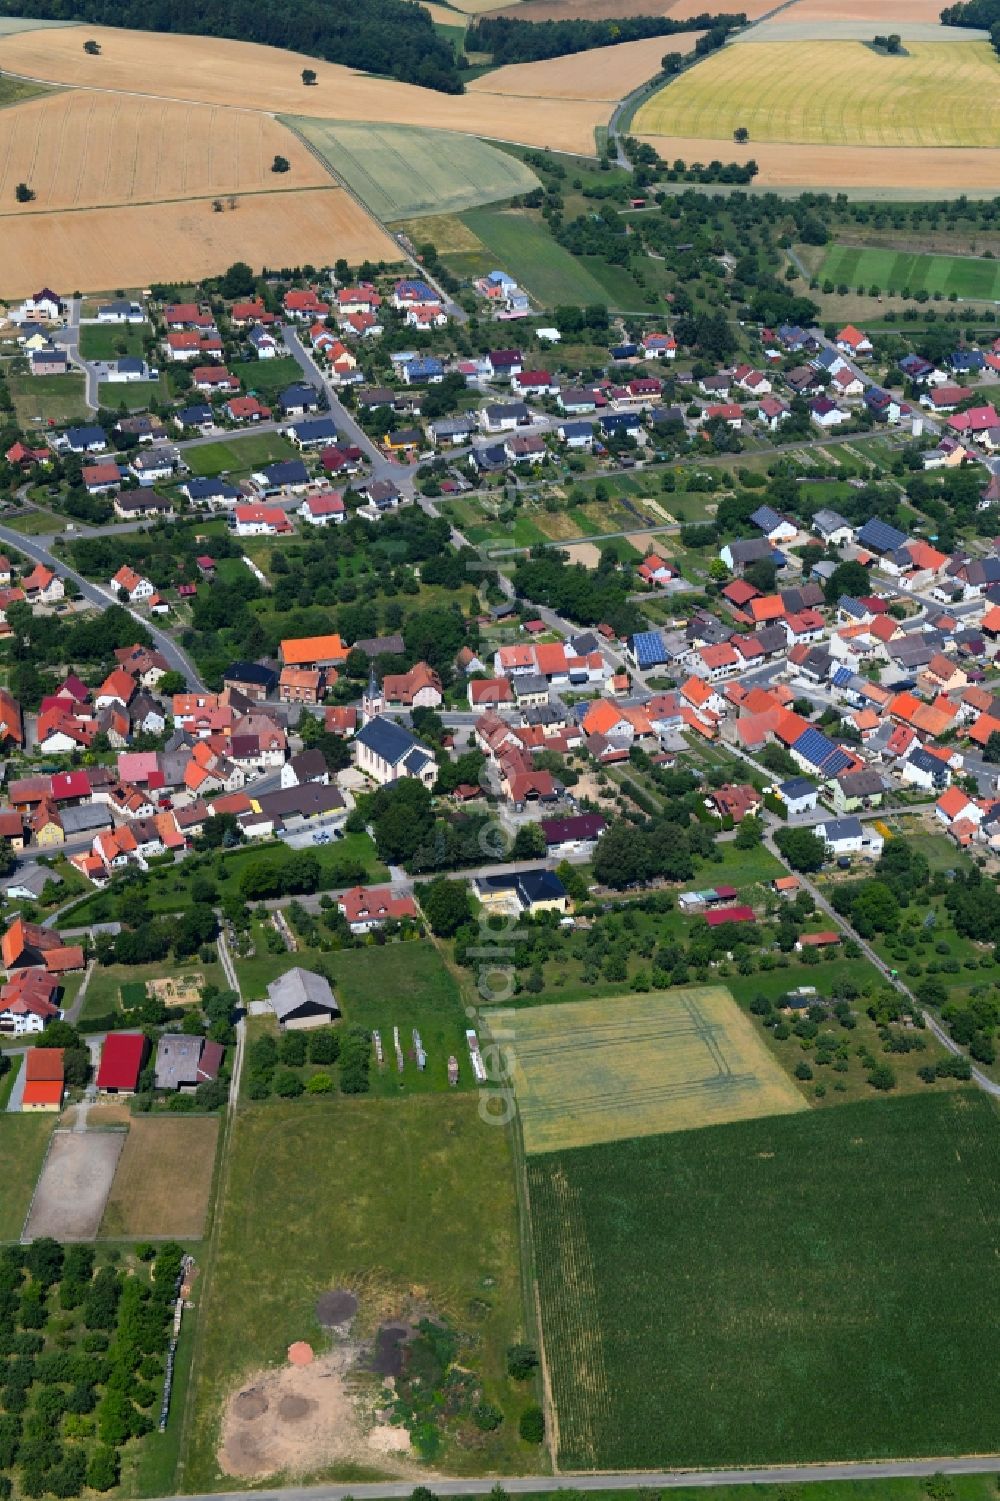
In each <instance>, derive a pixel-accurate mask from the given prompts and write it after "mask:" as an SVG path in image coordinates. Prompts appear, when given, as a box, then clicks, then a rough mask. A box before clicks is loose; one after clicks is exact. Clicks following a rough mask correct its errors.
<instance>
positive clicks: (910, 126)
mask: <svg viewBox="0 0 1000 1501" xmlns="http://www.w3.org/2000/svg"><path fill="white" fill-rule="evenodd" d="M995 75H996V59H995V58H994V56H993V54H992V52H991V50H990V46H989V43H988V42H978V41H970V42H955V43H948V45H947V46H940V45H935V44H934V43H932V42H910V43H908V44H907V47H906V55H905V56H902V55H901V56H897V57H892V56H890V55H888V54H885V53H878V52H876V51H874V49H873V48H871V47H869V46H868V45H866V43H865V42H862V41H842V42H835V41H813V42H765V43H760V44H758V45H756V46H752V47H749V46H748V47H723V48H722V49H721V50H720V51H718V52H715V53H713V54H712V56H711V57H709V58H708V59H707V60H706V61H704V62H701V63H698V64H697V65H696V66H695V67H693V68H690V69H688V71H687V72H685V73H682V74H681V75H680V77H679V78H676V79H674V80H673V81H672V82H671V83H669V84H667V85H666V86H665V87H664V88H662V89H660V90H659V92H658V93H656V94H654V95H653V97H652V99H650V100H649V101H648V102H647V103H646V104H644V105H643V106H642V107H641V108H640V110H639V111H638V113H637V115H636V117H635V120H634V122H633V129H634V131H635V133H636V134H637V135H664V136H690V137H699V136H700V137H705V138H708V139H714V140H720V141H721V140H727V141H732V138H733V131H734V130H736V129H738V128H739V127H740V126H743V127H745V128H746V129H747V130H749V132H750V147H749V150H750V151H751V152H752V151H753V143H754V142H758V141H788V142H795V143H801V144H815V145H837V146H851V145H858V146H863V145H867V146H890V147H891V146H992V145H995V144H996V141H997V130H998V128H1000V91H998V90H997V88H996V76H995ZM970 98H975V99H977V100H979V99H982V100H983V101H984V104H983V107H982V108H979V107H977V108H975V109H970V108H969V100H970Z"/></svg>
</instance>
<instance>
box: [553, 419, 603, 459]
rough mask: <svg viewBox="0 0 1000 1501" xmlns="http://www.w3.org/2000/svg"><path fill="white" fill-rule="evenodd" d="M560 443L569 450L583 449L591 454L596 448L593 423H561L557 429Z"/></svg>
mask: <svg viewBox="0 0 1000 1501" xmlns="http://www.w3.org/2000/svg"><path fill="white" fill-rule="evenodd" d="M557 434H558V437H559V441H560V442H561V443H565V444H566V447H567V448H575V449H583V450H585V451H586V452H588V453H589V451H590V450H591V449H592V448H593V446H594V424H593V423H592V422H561V423H560V424H559V427H558V428H557Z"/></svg>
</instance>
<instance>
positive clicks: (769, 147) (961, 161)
mask: <svg viewBox="0 0 1000 1501" xmlns="http://www.w3.org/2000/svg"><path fill="white" fill-rule="evenodd" d="M636 133H637V134H639V132H636ZM640 138H641V139H642V140H646V141H648V142H649V144H650V145H651V146H653V147H655V148H656V150H657V152H658V153H659V155H660V156H661V157H662V158H663V159H664V161H668V162H670V161H673V160H674V159H675V158H676V157H680V158H681V159H682V160H683V161H686V162H709V161H711V160H712V159H713V158H714V157H718V158H719V160H720V161H733V160H736V161H746V160H747V158H749V157H753V160H754V161H755V162H756V163H757V165H758V166H759V168H760V172H759V173H758V175H757V176H756V177H755V178H754V185H755V186H756V187H759V188H779V189H787V190H790V191H791V190H798V189H801V188H816V189H818V190H822V191H823V192H824V193H828V192H829V193H834V192H837V191H838V190H839V189H841V188H843V189H847V190H850V189H853V190H856V196H860V195H861V194H863V192H864V191H865V190H868V189H871V190H879V189H881V190H884V191H886V192H888V193H890V194H891V195H895V196H899V197H906V196H907V195H908V196H910V197H911V198H913V199H919V198H926V197H932V198H934V197H936V198H954V196H955V194H956V192H958V191H960V190H967V191H969V192H974V193H977V194H978V196H980V197H992V196H993V195H994V193H995V192H996V186H997V183H998V182H1000V149H997V148H994V149H993V150H992V151H986V150H977V149H975V148H974V147H966V148H952V149H950V150H949V149H947V148H942V149H935V148H934V147H926V148H923V149H921V148H919V147H909V148H906V149H898V150H886V149H885V148H884V147H882V146H793V145H785V144H783V143H781V142H769V141H762V142H760V143H757V142H753V141H752V142H751V143H750V144H749V145H748V146H738V147H734V145H733V143H732V140H725V141H723V140H714V141H713V140H703V139H702V138H701V137H692V136H660V135H646V134H641V135H640Z"/></svg>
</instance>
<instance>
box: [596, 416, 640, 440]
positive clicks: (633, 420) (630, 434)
mask: <svg viewBox="0 0 1000 1501" xmlns="http://www.w3.org/2000/svg"><path fill="white" fill-rule="evenodd" d="M600 422H601V432H602V433H603V434H604V436H605V438H634V439H635V441H636V442H637V443H645V441H646V429H645V428H644V426H643V423H642V418H641V417H640V416H639V414H638V412H605V413H604V415H603V416H602V417H601V419H600Z"/></svg>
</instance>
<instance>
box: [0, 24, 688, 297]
mask: <svg viewBox="0 0 1000 1501" xmlns="http://www.w3.org/2000/svg"><path fill="white" fill-rule="evenodd" d="M88 37H92V38H93V39H94V40H95V41H97V42H99V43H100V46H101V56H100V57H99V58H95V57H90V56H88V55H87V54H86V53H85V52H84V50H83V43H84V41H85V40H86V39H87V38H88ZM661 41H662V39H661ZM629 45H631V44H629ZM662 52H663V48H662V47H661V49H660V55H661V56H662ZM541 66H547V65H541ZM0 68H3V69H4V70H5V71H8V72H11V73H18V74H25V75H27V76H29V77H32V78H37V79H41V80H43V81H45V82H53V83H71V84H76V85H78V86H83V87H85V88H87V87H89V88H95V87H96V88H100V89H102V90H110V91H116V90H120V91H122V92H123V93H129V92H131V91H134V90H136V89H137V88H138V89H140V90H141V91H142V92H143V93H145V94H147V95H150V96H152V97H157V98H170V99H182V100H183V99H187V100H195V101H202V102H205V103H209V104H221V105H231V106H233V107H235V108H238V109H261V110H271V111H273V112H275V113H276V114H286V115H299V114H302V113H304V112H305V111H306V110H308V112H309V114H310V115H311V116H318V117H320V118H322V119H327V120H355V121H373V122H381V123H385V124H397V125H424V126H428V127H430V128H437V129H441V130H457V131H464V132H466V133H468V134H472V135H480V136H486V137H492V138H494V139H496V140H500V141H518V142H521V143H522V144H524V145H536V146H546V145H548V146H551V147H552V148H553V149H554V150H557V151H574V152H580V153H582V154H584V155H588V156H593V155H595V145H594V128H595V126H597V125H605V124H606V123H607V120H608V117H609V114H610V111H609V110H607V109H605V108H602V107H601V106H600V103H599V101H594V100H586V99H584V100H580V101H578V102H577V103H576V104H575V105H573V106H572V107H570V106H567V104H566V103H565V102H564V101H563V100H562V99H560V98H555V97H553V98H548V99H539V100H536V101H534V102H533V103H532V104H531V106H530V107H525V108H524V109H523V110H518V109H517V108H516V107H515V106H512V105H510V104H509V103H506V102H504V101H503V100H502V98H500V97H497V98H495V99H486V98H483V97H482V96H481V95H478V94H477V95H473V94H471V93H469V94H465V95H449V94H438V93H435V92H434V91H433V90H431V89H420V88H417V87H415V86H414V85H413V84H408V83H395V82H393V81H391V80H389V79H384V78H371V77H369V76H368V75H367V74H364V73H355V72H353V71H352V70H351V69H350V68H343V67H340V66H339V65H338V64H336V63H324V62H322V61H318V60H317V59H316V58H314V57H308V56H306V55H305V54H304V53H299V52H283V51H281V50H280V49H279V48H276V47H262V46H259V45H258V44H257V43H254V42H230V41H225V40H222V39H220V38H216V37H190V36H183V35H173V34H170V35H168V34H165V33H153V32H144V31H126V30H120V29H118V28H115V27H107V26H88V27H82V26H66V27H58V28H53V29H52V30H49V31H47V32H45V33H44V34H42V33H40V32H32V31H28V32H22V33H20V34H19V35H17V36H8V37H2V38H0ZM303 68H312V69H313V70H314V71H315V73H316V75H317V82H316V86H315V87H314V88H309V89H306V88H304V87H303V85H302V79H301V76H300V75H301V72H302V69H303ZM654 71H655V70H654ZM650 76H652V75H650ZM342 253H343V254H344V255H345V256H347V258H348V259H350V258H351V256H350V252H348V251H346V250H345V251H343V252H342ZM304 259H306V256H305V255H304V254H303V256H301V257H299V256H296V257H295V260H296V261H297V262H298V261H300V260H304ZM328 259H329V254H326V255H322V256H320V257H319V260H321V261H325V260H328ZM36 279H37V278H36ZM73 281H74V278H73V277H72V276H71V277H70V278H69V280H68V281H67V283H66V285H70V284H71V283H73ZM112 285H114V283H112Z"/></svg>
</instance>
